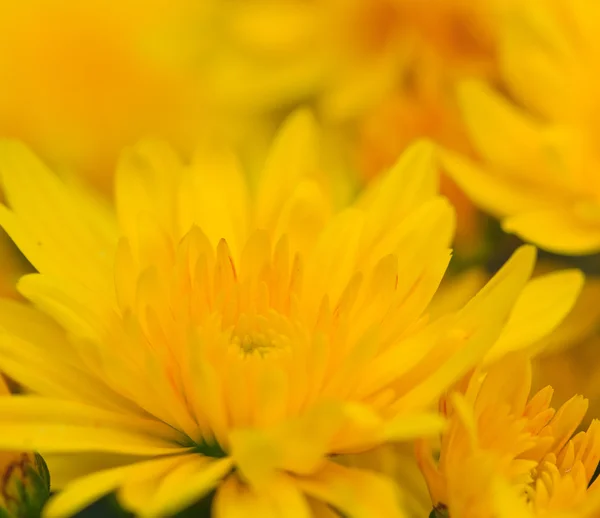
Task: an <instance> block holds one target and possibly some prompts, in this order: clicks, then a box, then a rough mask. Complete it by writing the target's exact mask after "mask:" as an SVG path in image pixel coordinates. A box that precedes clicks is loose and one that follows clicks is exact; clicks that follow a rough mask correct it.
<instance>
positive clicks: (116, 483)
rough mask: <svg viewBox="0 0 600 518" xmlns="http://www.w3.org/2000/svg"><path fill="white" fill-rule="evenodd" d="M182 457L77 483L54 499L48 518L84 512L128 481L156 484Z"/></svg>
mask: <svg viewBox="0 0 600 518" xmlns="http://www.w3.org/2000/svg"><path fill="white" fill-rule="evenodd" d="M182 458H183V457H181V456H175V457H167V458H164V459H158V460H149V461H144V462H138V463H136V464H131V465H128V466H122V467H118V468H114V469H109V470H105V471H99V472H96V473H93V474H92V475H88V476H86V477H82V478H79V479H76V480H75V481H74V482H71V483H70V484H68V485H67V486H66V487H65V488H64V489H63V490H62V491H61V492H60V493H59V494H58V495H56V496H55V497H53V498H52V499H51V500H50V501H49V502H48V505H46V507H45V509H44V517H45V518H64V517H65V516H71V515H74V514H75V513H77V512H78V511H80V510H82V509H84V508H85V507H87V506H88V505H89V504H91V503H93V502H94V501H96V500H98V499H99V498H101V497H102V496H104V495H106V494H108V493H111V492H112V491H114V490H115V489H117V488H119V487H120V486H121V485H122V484H124V483H125V482H126V481H132V480H146V481H152V480H154V479H156V478H162V477H163V476H164V474H165V473H168V472H169V471H170V470H171V469H173V468H174V467H175V466H177V465H178V464H180V463H181V462H182Z"/></svg>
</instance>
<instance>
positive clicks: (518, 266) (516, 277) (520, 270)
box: [397, 246, 536, 410]
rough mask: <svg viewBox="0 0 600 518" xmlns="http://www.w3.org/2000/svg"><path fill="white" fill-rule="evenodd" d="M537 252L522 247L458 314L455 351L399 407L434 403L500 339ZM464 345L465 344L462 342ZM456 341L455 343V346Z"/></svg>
mask: <svg viewBox="0 0 600 518" xmlns="http://www.w3.org/2000/svg"><path fill="white" fill-rule="evenodd" d="M535 257H536V251H535V248H533V247H532V246H522V247H521V248H519V249H518V250H517V251H516V252H515V253H514V254H513V256H512V257H511V258H510V259H509V260H508V261H507V262H506V264H505V265H504V266H503V267H502V268H501V269H500V270H499V271H498V273H496V275H494V277H493V278H492V279H491V280H490V281H489V282H488V283H487V284H486V286H485V287H484V288H483V289H482V290H481V291H480V292H479V293H478V294H477V295H476V296H475V297H473V298H472V299H471V301H470V302H469V303H468V304H467V305H466V306H465V307H464V308H463V309H462V311H460V312H459V314H458V317H457V320H456V322H455V323H454V332H451V333H450V335H449V336H448V339H449V343H448V346H450V347H453V348H456V352H455V353H454V354H453V355H452V356H451V357H450V358H449V359H448V360H447V361H445V362H444V363H443V364H442V365H440V366H439V368H437V370H435V371H434V372H433V373H432V374H431V375H430V376H428V377H426V378H425V379H424V380H423V382H422V383H420V384H417V385H416V386H415V387H413V388H412V390H410V391H409V392H408V394H407V395H406V396H404V397H403V398H402V399H401V400H400V401H399V402H398V404H397V409H398V410H400V409H403V410H408V409H415V408H423V406H425V405H428V404H430V403H432V402H433V401H434V400H435V398H436V397H437V396H439V394H441V392H442V391H443V390H445V389H446V388H447V387H448V386H449V385H450V384H451V383H453V382H454V381H455V380H456V379H458V378H459V377H460V376H462V375H464V374H465V373H466V372H467V371H468V370H469V369H470V368H472V367H473V366H474V365H475V364H476V363H477V362H478V361H480V360H481V359H482V357H483V356H484V355H485V354H486V353H487V351H488V350H489V349H490V348H491V347H492V345H493V344H494V343H495V341H496V340H497V339H498V336H499V335H500V333H501V331H502V328H503V326H504V324H505V323H506V320H507V319H508V316H509V314H510V311H511V310H512V307H513V306H514V304H515V302H516V300H517V298H518V297H519V295H520V293H521V290H522V289H523V287H524V286H525V284H526V283H527V280H528V279H529V277H530V276H531V272H532V271H533V266H534V263H535ZM461 341H462V342H463V343H462V345H457V343H458V344H460V342H461ZM453 342H454V343H453Z"/></svg>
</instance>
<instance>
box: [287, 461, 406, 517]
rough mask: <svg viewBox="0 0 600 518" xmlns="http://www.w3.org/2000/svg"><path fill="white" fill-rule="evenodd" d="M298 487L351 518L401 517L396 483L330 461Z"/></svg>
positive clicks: (302, 481)
mask: <svg viewBox="0 0 600 518" xmlns="http://www.w3.org/2000/svg"><path fill="white" fill-rule="evenodd" d="M296 480H297V483H298V487H300V488H301V489H302V490H303V491H304V492H306V493H307V494H308V495H310V496H311V497H314V498H316V499H318V500H323V501H325V502H327V503H328V504H330V505H331V506H333V507H334V508H335V509H337V510H338V511H339V512H341V513H343V514H344V515H347V516H351V517H352V518H373V517H374V516H386V517H389V518H393V517H398V518H399V517H402V516H404V513H403V512H402V509H401V502H400V496H399V493H398V489H397V488H396V487H395V485H394V483H393V482H392V481H391V480H389V479H387V478H386V477H384V476H382V475H378V474H376V473H375V472H371V471H364V470H359V469H352V468H346V467H343V466H340V465H339V464H336V463H334V462H331V461H328V462H327V464H326V465H325V467H324V468H323V469H322V470H321V471H320V472H319V473H317V474H315V475H314V476H312V477H304V478H297V479H296Z"/></svg>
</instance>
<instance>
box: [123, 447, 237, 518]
mask: <svg viewBox="0 0 600 518" xmlns="http://www.w3.org/2000/svg"><path fill="white" fill-rule="evenodd" d="M232 464H233V461H232V459H229V458H225V459H210V458H207V457H202V456H200V455H189V456H186V457H185V460H184V461H183V462H182V463H181V464H180V465H179V466H177V467H176V468H174V469H173V470H171V471H170V472H169V473H167V474H166V475H165V476H164V477H163V478H162V479H161V480H158V481H157V482H158V483H157V484H156V485H155V486H154V487H149V489H150V493H149V494H146V492H145V491H144V490H143V489H144V488H143V487H141V488H139V487H138V486H139V484H138V483H136V482H135V481H134V482H133V484H132V485H131V486H130V485H129V484H126V485H125V486H124V487H123V488H122V491H121V494H120V499H121V500H122V501H123V503H124V504H125V505H126V507H127V508H128V509H130V510H132V511H135V512H136V515H137V516H140V517H148V518H152V517H154V516H172V515H174V514H176V513H177V512H178V511H181V510H182V509H185V508H186V507H188V506H190V505H191V504H193V503H194V502H197V501H198V500H200V499H201V498H202V497H203V496H204V495H206V494H207V493H208V492H209V491H211V490H212V489H214V488H215V486H217V485H218V484H219V482H220V481H221V480H222V479H223V478H224V477H225V476H226V475H227V473H228V472H229V471H230V470H231V467H232ZM142 485H146V486H148V485H147V484H144V483H142ZM136 489H137V491H138V495H139V497H141V498H136V496H135V495H134V494H130V495H129V496H127V493H128V492H132V491H133V492H135V491H136ZM140 489H141V491H139V490H140Z"/></svg>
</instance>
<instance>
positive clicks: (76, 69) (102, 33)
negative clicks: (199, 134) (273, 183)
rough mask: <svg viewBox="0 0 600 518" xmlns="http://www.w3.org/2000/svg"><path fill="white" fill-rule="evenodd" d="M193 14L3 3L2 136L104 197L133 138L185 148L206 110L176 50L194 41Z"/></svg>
mask: <svg viewBox="0 0 600 518" xmlns="http://www.w3.org/2000/svg"><path fill="white" fill-rule="evenodd" d="M204 4H209V2H204ZM197 10H199V9H197ZM199 14H200V13H196V12H195V11H192V8H191V5H190V3H189V2H187V0H176V1H174V2H163V1H162V0H158V1H153V2H138V1H135V0H134V1H128V2H115V1H108V2H105V1H101V2H97V1H96V0H90V1H89V2H78V1H73V0H66V1H64V2H52V1H49V0H32V1H31V2H27V4H23V3H8V4H6V5H4V6H3V15H2V19H1V20H0V31H1V32H2V35H3V36H2V39H1V40H0V70H1V72H0V77H1V78H2V83H3V84H4V88H3V95H2V97H1V98H0V132H1V133H2V135H3V136H4V137H7V136H9V137H11V138H19V139H22V140H24V141H25V142H27V143H28V144H30V145H32V146H34V147H35V148H36V149H37V150H38V151H39V152H40V153H42V154H43V156H44V157H45V158H47V159H48V160H51V161H52V162H53V163H56V164H59V165H60V166H61V169H67V170H73V169H75V170H77V172H78V174H80V175H81V174H85V175H86V176H88V177H89V178H91V179H93V180H94V181H96V183H98V184H100V185H102V187H104V188H105V189H106V190H107V191H108V190H109V188H110V185H111V183H112V180H111V177H112V174H109V172H112V171H113V170H114V163H115V161H116V158H117V155H118V153H119V151H120V150H121V148H122V146H123V145H125V144H126V143H129V142H130V141H131V140H132V139H138V138H139V137H140V136H141V135H146V134H148V133H151V134H153V135H160V136H161V137H163V138H169V139H172V140H173V141H175V142H176V143H177V144H178V145H181V146H185V145H186V144H187V142H188V139H191V135H190V133H191V131H194V132H195V131H196V130H197V127H194V126H193V124H195V123H196V121H197V120H198V118H199V113H200V112H201V109H202V110H204V107H203V106H202V107H201V106H200V103H199V100H200V99H201V98H202V95H201V94H200V90H201V85H200V84H197V83H198V81H197V79H198V78H197V77H195V76H194V74H193V73H192V69H191V66H188V65H187V62H186V59H187V56H186V55H185V53H191V52H192V49H190V48H188V49H185V50H184V49H183V48H181V47H182V45H181V44H182V42H183V40H184V39H185V41H186V44H187V45H188V46H192V45H196V43H197V42H195V41H194V42H193V43H190V42H189V41H188V39H187V37H186V36H185V34H186V33H187V31H188V30H190V29H191V28H192V25H193V23H197V24H198V25H200V23H201V20H200V16H199ZM196 18H198V20H196ZM191 20H194V22H192V21H191ZM199 29H200V28H199V27H195V28H194V30H195V31H197V32H198V33H201V34H203V35H204V37H207V36H206V34H208V32H207V31H203V30H199ZM175 35H177V36H175ZM157 42H159V43H158V44H157ZM198 46H199V43H198ZM40 84H43V85H44V87H43V88H38V87H37V85H40ZM206 116H207V113H206V112H205V111H203V118H204V119H206Z"/></svg>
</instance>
